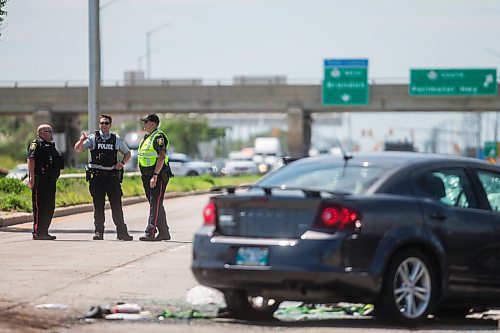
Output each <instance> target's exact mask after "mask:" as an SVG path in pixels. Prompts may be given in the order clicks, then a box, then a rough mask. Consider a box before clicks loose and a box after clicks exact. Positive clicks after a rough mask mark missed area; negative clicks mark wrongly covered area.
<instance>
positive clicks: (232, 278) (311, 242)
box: [192, 233, 379, 302]
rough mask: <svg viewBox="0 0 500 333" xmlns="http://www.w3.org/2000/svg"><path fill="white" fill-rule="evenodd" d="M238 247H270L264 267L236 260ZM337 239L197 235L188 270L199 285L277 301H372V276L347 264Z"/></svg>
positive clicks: (373, 283)
mask: <svg viewBox="0 0 500 333" xmlns="http://www.w3.org/2000/svg"><path fill="white" fill-rule="evenodd" d="M242 246H245V247H247V246H259V247H266V248H268V249H269V265H268V266H244V265H237V264H236V262H235V257H236V252H237V249H238V248H239V247H242ZM343 247H344V246H343V241H342V240H341V239H335V238H332V237H330V238H328V239H298V240H276V239H256V238H242V237H212V236H211V235H207V234H201V233H197V234H196V236H195V241H194V246H193V262H192V271H193V274H194V276H195V278H196V279H197V280H198V282H200V283H201V284H203V285H205V286H208V287H212V288H216V289H221V290H223V289H243V290H247V291H249V292H250V293H254V294H255V295H261V296H266V297H269V298H275V299H279V300H297V301H310V302H338V301H349V302H372V301H373V300H374V299H375V297H376V295H377V294H378V289H379V288H378V287H377V284H376V281H375V279H374V278H373V277H372V276H371V275H370V274H369V273H368V272H367V271H366V270H360V269H354V268H352V267H350V266H348V265H346V263H348V262H349V260H347V258H346V257H345V256H346V253H345V249H344V248H343Z"/></svg>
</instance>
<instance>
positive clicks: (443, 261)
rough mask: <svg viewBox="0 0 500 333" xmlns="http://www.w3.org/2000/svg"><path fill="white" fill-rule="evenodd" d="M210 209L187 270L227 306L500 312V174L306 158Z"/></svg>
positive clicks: (393, 314) (254, 314) (469, 167)
mask: <svg viewBox="0 0 500 333" xmlns="http://www.w3.org/2000/svg"><path fill="white" fill-rule="evenodd" d="M223 190H224V193H222V194H219V195H215V196H213V197H212V198H211V199H210V202H209V203H208V205H207V206H206V208H205V210H204V213H203V215H204V224H203V226H202V227H201V228H200V229H199V230H198V231H197V233H196V235H195V239H194V247H193V262H192V271H193V273H194V275H195V277H196V279H197V280H198V281H199V282H200V283H201V284H203V285H206V286H208V287H213V288H216V289H219V290H221V291H222V292H223V293H224V296H225V299H226V303H227V310H228V312H229V313H230V314H231V315H232V316H234V317H239V318H246V319H266V318H270V317H271V316H272V314H273V312H274V311H275V310H276V308H277V307H278V305H279V303H280V302H282V301H285V300H290V301H304V302H309V303H333V302H339V301H346V302H360V303H372V304H374V305H375V314H376V315H377V316H382V317H386V318H391V319H392V320H398V321H399V322H402V323H407V324H408V323H415V322H418V321H420V320H423V319H425V318H427V316H428V315H429V314H432V315H434V316H438V317H452V316H453V317H464V316H465V315H467V314H468V313H469V312H470V311H472V309H478V308H481V309H486V308H493V307H498V306H500V212H499V211H500V167H498V166H496V165H491V164H488V163H486V162H483V161H480V160H476V159H469V158H461V157H451V156H441V155H432V154H418V153H377V154H364V155H361V154H355V155H353V156H323V157H317V158H304V159H301V160H298V161H295V162H293V163H290V164H288V165H286V166H285V167H283V168H281V169H279V170H277V171H275V172H273V173H271V174H269V175H267V176H265V177H264V178H262V179H261V180H260V181H258V182H256V183H255V184H253V185H251V186H247V187H235V188H225V189H223Z"/></svg>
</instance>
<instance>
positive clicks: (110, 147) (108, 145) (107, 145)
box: [97, 143, 115, 150]
mask: <svg viewBox="0 0 500 333" xmlns="http://www.w3.org/2000/svg"><path fill="white" fill-rule="evenodd" d="M114 148H115V147H114V145H113V144H112V143H98V144H97V149H108V150H113V149H114Z"/></svg>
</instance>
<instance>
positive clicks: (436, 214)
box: [431, 212, 448, 221]
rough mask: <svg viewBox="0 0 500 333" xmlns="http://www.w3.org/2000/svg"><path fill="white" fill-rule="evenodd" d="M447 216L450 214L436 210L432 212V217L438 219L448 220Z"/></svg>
mask: <svg viewBox="0 0 500 333" xmlns="http://www.w3.org/2000/svg"><path fill="white" fill-rule="evenodd" d="M447 217H448V216H446V215H445V214H443V213H441V212H434V213H432V214H431V219H433V220H438V221H443V220H446V218H447Z"/></svg>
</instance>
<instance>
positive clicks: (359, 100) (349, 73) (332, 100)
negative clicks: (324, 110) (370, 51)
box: [321, 59, 368, 106]
mask: <svg viewBox="0 0 500 333" xmlns="http://www.w3.org/2000/svg"><path fill="white" fill-rule="evenodd" d="M323 73H324V76H323V84H322V88H321V102H322V104H323V105H324V106H328V105H367V104H368V59H325V60H324V66H323Z"/></svg>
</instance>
